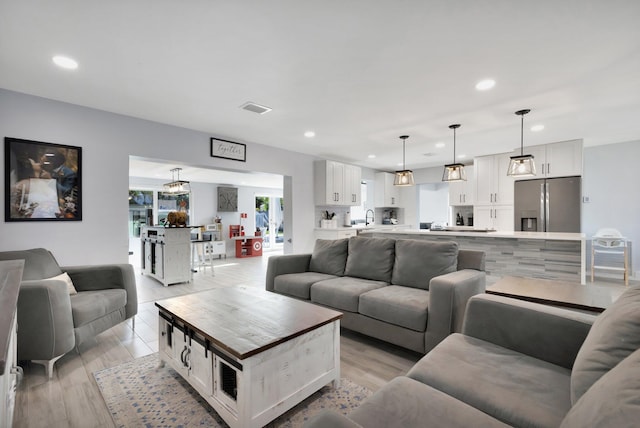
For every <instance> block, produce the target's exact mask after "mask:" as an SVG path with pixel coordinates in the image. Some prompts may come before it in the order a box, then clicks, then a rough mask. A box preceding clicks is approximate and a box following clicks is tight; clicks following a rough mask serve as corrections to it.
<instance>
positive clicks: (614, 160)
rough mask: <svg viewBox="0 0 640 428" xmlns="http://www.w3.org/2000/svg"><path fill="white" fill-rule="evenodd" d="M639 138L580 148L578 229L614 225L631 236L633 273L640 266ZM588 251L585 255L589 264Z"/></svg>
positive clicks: (589, 231) (585, 230)
mask: <svg viewBox="0 0 640 428" xmlns="http://www.w3.org/2000/svg"><path fill="white" fill-rule="evenodd" d="M639 160H640V140H639V141H631V142H626V143H619V144H609V145H606V146H597V147H586V148H585V149H584V171H583V176H582V194H583V196H585V197H588V198H589V202H588V203H583V204H582V232H583V233H585V234H586V235H587V237H591V236H593V234H594V233H596V231H597V230H598V229H600V228H603V227H612V228H614V229H618V230H619V231H620V232H621V233H622V234H623V235H624V236H626V237H627V238H628V239H629V240H631V243H632V247H635V251H632V263H631V266H632V268H633V269H634V275H633V276H634V277H636V278H637V276H638V274H637V273H636V272H637V270H638V269H639V268H640V251H638V249H639V248H640V168H639V167H638V166H637V162H638V161H639ZM590 261H591V255H590V253H589V257H588V258H587V264H589V265H590Z"/></svg>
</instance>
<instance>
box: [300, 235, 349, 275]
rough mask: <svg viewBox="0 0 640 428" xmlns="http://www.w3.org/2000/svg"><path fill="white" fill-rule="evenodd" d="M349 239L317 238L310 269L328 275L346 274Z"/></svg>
mask: <svg viewBox="0 0 640 428" xmlns="http://www.w3.org/2000/svg"><path fill="white" fill-rule="evenodd" d="M348 247H349V239H348V238H345V239H316V244H315V246H314V247H313V253H312V254H311V261H310V262H309V270H310V271H312V272H318V273H326V274H328V275H336V276H342V275H344V267H345V265H346V264H347V248H348Z"/></svg>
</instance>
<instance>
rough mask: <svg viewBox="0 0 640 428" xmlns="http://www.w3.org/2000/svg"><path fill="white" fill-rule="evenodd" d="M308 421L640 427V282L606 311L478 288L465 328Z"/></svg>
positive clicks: (313, 425)
mask: <svg viewBox="0 0 640 428" xmlns="http://www.w3.org/2000/svg"><path fill="white" fill-rule="evenodd" d="M594 321H595V322H594ZM305 426H306V427H307V428H319V427H332V428H336V427H337V428H340V427H365V428H376V427H385V428H391V427H402V428H412V427H506V426H514V427H561V428H584V427H615V428H622V427H638V426H640V288H638V287H636V288H630V289H629V290H627V291H626V292H625V293H624V294H623V295H622V296H621V297H620V298H619V299H618V300H617V301H616V302H615V303H614V304H613V305H612V306H611V307H610V308H608V309H607V310H606V311H605V312H603V313H602V314H600V315H599V316H598V317H597V318H596V317H595V316H594V315H588V314H584V313H579V312H572V311H570V310H566V309H560V308H554V307H550V306H544V305H541V304H536V303H530V302H524V301H519V300H515V299H510V298H506V297H500V296H492V295H481V296H474V297H472V298H471V299H470V300H469V304H468V307H467V312H466V316H465V321H464V327H463V331H462V333H461V334H458V333H456V334H452V335H450V336H449V337H447V338H446V339H445V340H444V341H442V342H441V343H440V344H439V345H438V346H436V347H435V348H434V349H432V350H431V351H430V352H429V353H428V354H427V355H425V356H424V357H423V358H422V359H421V360H420V361H418V362H417V363H416V364H415V366H414V367H413V368H412V369H411V370H410V371H409V372H408V373H407V375H406V376H401V377H398V378H395V379H393V380H392V381H391V382H389V383H388V384H387V385H385V386H384V387H383V388H381V389H380V390H378V391H377V392H376V393H375V394H373V395H372V396H371V397H369V398H368V399H367V400H366V401H365V402H364V403H363V404H362V405H361V406H360V407H358V408H357V409H355V410H354V411H352V412H351V413H349V414H348V415H347V416H343V415H340V414H337V413H330V412H327V413H321V414H319V415H317V416H316V417H315V418H314V419H312V420H311V421H310V422H309V423H308V424H307V425H305Z"/></svg>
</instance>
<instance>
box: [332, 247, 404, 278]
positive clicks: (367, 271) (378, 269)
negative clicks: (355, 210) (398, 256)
mask: <svg viewBox="0 0 640 428" xmlns="http://www.w3.org/2000/svg"><path fill="white" fill-rule="evenodd" d="M395 248H396V240H395V239H388V238H363V237H359V236H354V237H352V238H349V255H348V256H347V265H346V267H345V269H344V274H345V275H346V276H352V277H356V278H364V279H371V280H374V281H384V282H387V283H388V282H390V281H391V272H392V271H393V262H394V260H395Z"/></svg>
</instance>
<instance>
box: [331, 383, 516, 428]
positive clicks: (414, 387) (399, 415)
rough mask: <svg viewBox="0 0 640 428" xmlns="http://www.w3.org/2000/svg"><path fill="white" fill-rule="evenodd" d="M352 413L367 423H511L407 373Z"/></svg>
mask: <svg viewBox="0 0 640 428" xmlns="http://www.w3.org/2000/svg"><path fill="white" fill-rule="evenodd" d="M348 416H349V419H351V420H353V421H354V422H356V423H358V424H359V425H362V426H363V427H385V428H392V427H397V428H414V427H415V428H418V427H419V428H422V427H459V428H467V427H507V426H508V425H505V424H503V423H502V422H500V421H499V420H497V419H494V418H492V417H491V416H489V415H487V414H484V413H482V412H481V411H479V410H477V409H474V408H473V407H471V406H469V405H467V404H465V403H463V402H462V401H459V400H456V399H455V398H452V397H450V396H448V395H447V394H445V393H443V392H440V391H438V390H436V389H434V388H432V387H430V386H428V385H425V384H423V383H420V382H417V381H415V380H413V379H409V378H407V377H404V376H401V377H397V378H395V379H393V380H392V381H391V382H389V383H388V384H386V385H385V386H384V387H382V389H380V390H378V391H377V392H376V393H375V394H373V395H372V396H371V397H369V398H368V399H367V400H366V401H365V402H364V403H362V404H361V405H360V406H358V408H356V409H355V410H353V411H352V412H351V413H349V415H348ZM325 426H327V425H325Z"/></svg>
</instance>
